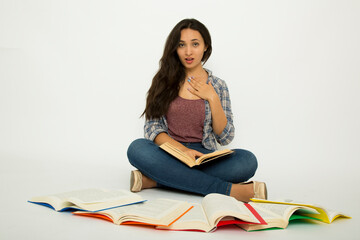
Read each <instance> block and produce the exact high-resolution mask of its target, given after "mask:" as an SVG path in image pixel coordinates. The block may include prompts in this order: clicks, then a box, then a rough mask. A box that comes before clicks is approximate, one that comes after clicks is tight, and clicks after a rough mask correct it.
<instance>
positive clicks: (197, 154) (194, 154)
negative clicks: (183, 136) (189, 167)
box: [183, 148, 204, 160]
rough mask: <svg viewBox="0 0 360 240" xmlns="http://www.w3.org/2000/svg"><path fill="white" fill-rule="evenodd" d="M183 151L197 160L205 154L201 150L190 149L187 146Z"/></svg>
mask: <svg viewBox="0 0 360 240" xmlns="http://www.w3.org/2000/svg"><path fill="white" fill-rule="evenodd" d="M183 151H184V152H185V153H186V154H187V155H188V156H190V157H191V158H192V159H194V160H196V158H198V157H201V156H202V155H204V154H203V153H201V152H199V151H196V150H194V149H190V148H186V149H184V150H183Z"/></svg>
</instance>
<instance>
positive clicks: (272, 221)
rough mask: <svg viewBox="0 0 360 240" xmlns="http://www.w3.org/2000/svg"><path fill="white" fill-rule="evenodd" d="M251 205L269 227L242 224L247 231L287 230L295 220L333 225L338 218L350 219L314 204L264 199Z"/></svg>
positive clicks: (257, 200)
mask: <svg viewBox="0 0 360 240" xmlns="http://www.w3.org/2000/svg"><path fill="white" fill-rule="evenodd" d="M252 200H253V202H250V203H249V204H250V205H251V206H252V207H253V208H254V209H255V210H256V211H257V212H258V213H259V214H260V215H261V216H262V217H263V218H264V220H265V221H266V222H267V223H268V225H252V224H246V225H243V224H240V225H239V226H240V227H241V228H243V229H244V230H246V231H253V230H261V229H267V228H286V227H287V226H288V224H289V221H291V220H293V219H312V220H318V221H322V222H325V223H331V222H332V221H333V220H334V219H336V218H338V217H345V218H349V216H347V215H345V214H342V213H339V212H335V211H331V210H327V209H325V208H323V207H320V206H318V205H313V204H304V203H296V202H292V201H291V202H289V201H286V202H285V201H270V200H263V199H252Z"/></svg>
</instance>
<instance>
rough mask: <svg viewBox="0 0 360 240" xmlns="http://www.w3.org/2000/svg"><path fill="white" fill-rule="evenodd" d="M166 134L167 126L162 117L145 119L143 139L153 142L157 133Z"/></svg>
mask: <svg viewBox="0 0 360 240" xmlns="http://www.w3.org/2000/svg"><path fill="white" fill-rule="evenodd" d="M162 132H167V124H166V120H165V118H164V117H162V118H160V119H147V120H145V124H144V137H145V138H146V139H149V140H151V141H154V139H155V138H156V136H157V135H158V134H159V133H162Z"/></svg>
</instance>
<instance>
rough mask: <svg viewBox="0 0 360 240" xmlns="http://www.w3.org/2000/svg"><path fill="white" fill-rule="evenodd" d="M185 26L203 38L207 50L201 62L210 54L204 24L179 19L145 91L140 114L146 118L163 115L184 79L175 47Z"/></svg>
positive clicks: (182, 67) (183, 71) (183, 70)
mask: <svg viewBox="0 0 360 240" xmlns="http://www.w3.org/2000/svg"><path fill="white" fill-rule="evenodd" d="M187 28H190V29H193V30H196V31H198V32H199V33H200V34H201V36H202V38H203V39H204V42H205V46H206V49H207V50H206V51H205V53H204V55H203V58H202V59H201V61H202V63H203V64H204V63H205V62H206V61H207V60H208V59H209V57H210V55H211V51H212V47H211V37H210V33H209V31H208V29H207V28H206V27H205V25H204V24H202V23H201V22H199V21H198V20H196V19H184V20H182V21H180V22H179V23H178V24H177V25H176V26H175V27H174V28H173V29H172V31H171V32H170V34H169V36H168V38H167V40H166V43H165V48H164V53H163V56H162V58H161V59H160V62H159V65H160V68H159V71H158V72H157V73H156V74H155V76H154V78H153V80H152V84H151V87H150V89H149V91H148V92H147V98H146V107H145V110H144V112H143V113H142V115H141V116H144V115H145V117H146V119H156V118H160V117H162V116H163V115H165V114H166V113H167V111H168V108H169V106H170V103H171V102H172V101H173V100H174V99H175V98H176V97H177V96H178V94H179V90H180V86H181V84H182V83H183V82H184V81H185V77H186V76H185V68H184V66H183V65H182V63H181V62H180V59H179V56H178V54H177V48H178V45H179V42H180V36H181V30H183V29H187Z"/></svg>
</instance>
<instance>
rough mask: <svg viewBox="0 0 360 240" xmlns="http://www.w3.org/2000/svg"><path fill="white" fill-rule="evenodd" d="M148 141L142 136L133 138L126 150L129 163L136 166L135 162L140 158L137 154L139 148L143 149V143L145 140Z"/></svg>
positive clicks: (139, 150)
mask: <svg viewBox="0 0 360 240" xmlns="http://www.w3.org/2000/svg"><path fill="white" fill-rule="evenodd" d="M147 141H149V140H147V139H144V138H139V139H136V140H134V141H133V142H132V143H131V144H130V145H129V147H128V150H127V157H128V159H129V162H130V164H131V165H133V166H134V167H137V165H138V164H137V163H138V160H139V159H141V157H140V156H139V155H140V154H139V153H141V149H143V146H144V144H146V142H147Z"/></svg>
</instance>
